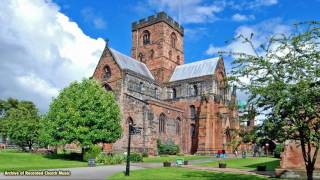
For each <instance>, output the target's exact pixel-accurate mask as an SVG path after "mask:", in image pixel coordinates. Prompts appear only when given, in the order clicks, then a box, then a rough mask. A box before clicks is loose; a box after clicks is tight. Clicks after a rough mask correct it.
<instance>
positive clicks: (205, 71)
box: [169, 57, 219, 82]
mask: <svg viewBox="0 0 320 180" xmlns="http://www.w3.org/2000/svg"><path fill="white" fill-rule="evenodd" d="M218 61H219V57H215V58H210V59H205V60H201V61H197V62H193V63H189V64H183V65H180V66H177V67H176V68H175V70H174V72H173V74H172V76H171V78H170V80H169V82H173V81H179V80H184V79H190V78H195V77H201V76H206V75H213V73H214V71H215V69H216V66H217V64H218Z"/></svg>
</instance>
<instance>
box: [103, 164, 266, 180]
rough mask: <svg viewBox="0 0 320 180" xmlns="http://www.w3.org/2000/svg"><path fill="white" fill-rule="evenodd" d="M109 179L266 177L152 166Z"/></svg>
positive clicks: (253, 179)
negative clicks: (128, 174)
mask: <svg viewBox="0 0 320 180" xmlns="http://www.w3.org/2000/svg"><path fill="white" fill-rule="evenodd" d="M108 179H110V180H118V179H119V180H120V179H121V180H122V179H129V180H130V179H139V180H148V179H152V180H154V179H157V180H158V179H159V180H161V179H166V180H167V179H199V180H206V179H215V180H219V179H223V180H234V179H237V180H247V179H250V180H262V179H266V178H264V177H260V176H254V175H242V174H227V173H218V172H208V171H199V170H192V169H186V168H174V167H168V168H164V167H163V168H153V169H143V170H135V171H131V172H130V176H124V173H122V172H121V173H117V174H114V175H113V176H111V177H109V178H108Z"/></svg>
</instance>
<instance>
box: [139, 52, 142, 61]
mask: <svg viewBox="0 0 320 180" xmlns="http://www.w3.org/2000/svg"><path fill="white" fill-rule="evenodd" d="M138 59H139V61H140V62H143V54H142V53H139V55H138Z"/></svg>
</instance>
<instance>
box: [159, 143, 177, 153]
mask: <svg viewBox="0 0 320 180" xmlns="http://www.w3.org/2000/svg"><path fill="white" fill-rule="evenodd" d="M179 152H180V148H179V146H178V145H176V144H173V143H168V144H160V146H159V154H169V155H176V154H178V153H179Z"/></svg>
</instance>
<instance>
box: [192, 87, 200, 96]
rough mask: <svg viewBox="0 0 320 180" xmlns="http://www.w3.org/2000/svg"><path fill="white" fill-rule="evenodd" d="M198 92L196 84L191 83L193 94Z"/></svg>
mask: <svg viewBox="0 0 320 180" xmlns="http://www.w3.org/2000/svg"><path fill="white" fill-rule="evenodd" d="M198 93H199V92H198V86H197V85H195V84H194V85H193V95H194V96H198Z"/></svg>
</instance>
